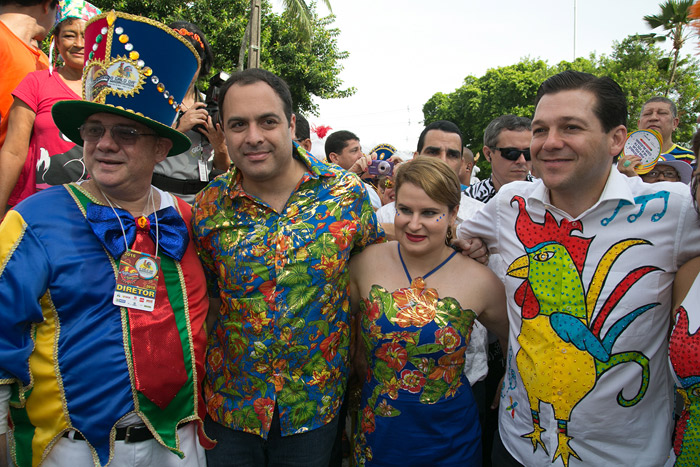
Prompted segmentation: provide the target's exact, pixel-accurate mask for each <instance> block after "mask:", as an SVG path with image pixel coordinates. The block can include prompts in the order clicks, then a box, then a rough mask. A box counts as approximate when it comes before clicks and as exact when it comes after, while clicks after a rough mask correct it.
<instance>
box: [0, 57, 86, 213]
mask: <svg viewBox="0 0 700 467" xmlns="http://www.w3.org/2000/svg"><path fill="white" fill-rule="evenodd" d="M12 95H13V96H14V97H15V98H17V99H20V100H22V102H24V103H25V104H27V105H28V106H29V108H31V109H32V110H33V111H34V112H35V113H36V119H35V120H34V128H33V129H32V136H31V140H30V141H29V151H28V153H27V159H26V161H25V163H24V167H23V168H22V172H21V173H20V176H19V179H18V180H17V184H16V185H15V188H14V190H13V191H12V193H11V194H10V199H9V202H8V204H10V205H12V206H14V205H15V204H17V203H19V202H20V201H22V200H23V199H24V198H26V197H28V196H29V195H31V194H33V193H36V192H37V191H38V190H41V189H44V188H48V187H49V186H50V185H60V184H63V183H69V182H71V181H79V180H82V179H84V178H86V177H87V172H86V171H85V166H84V164H83V162H82V156H83V151H82V148H81V147H80V146H76V145H75V143H73V142H72V141H68V140H67V139H66V137H65V136H63V135H62V134H61V133H60V132H59V131H58V128H57V127H56V125H55V124H54V122H53V118H52V117H51V107H52V106H53V105H54V104H55V103H56V102H58V101H61V100H76V99H80V96H78V95H77V94H76V93H75V92H73V90H72V89H70V88H69V87H68V85H67V84H66V83H65V82H64V81H63V79H62V78H61V77H60V76H59V74H58V73H57V72H54V73H53V75H49V71H48V70H41V71H35V72H33V73H29V74H28V75H27V76H26V77H25V78H24V79H23V80H22V82H21V83H20V84H19V85H18V86H17V88H16V89H15V90H14V92H13V93H12Z"/></svg>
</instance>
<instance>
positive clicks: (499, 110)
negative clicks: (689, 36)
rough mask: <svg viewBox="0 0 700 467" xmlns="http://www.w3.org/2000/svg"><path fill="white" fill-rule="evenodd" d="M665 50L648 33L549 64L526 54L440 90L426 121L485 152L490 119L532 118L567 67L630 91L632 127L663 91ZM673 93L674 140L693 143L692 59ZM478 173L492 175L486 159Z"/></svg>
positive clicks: (696, 78) (696, 93) (698, 101)
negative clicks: (545, 90) (451, 126)
mask: <svg viewBox="0 0 700 467" xmlns="http://www.w3.org/2000/svg"><path fill="white" fill-rule="evenodd" d="M663 56H664V52H663V51H662V50H661V49H659V48H658V47H656V46H655V45H653V44H651V43H649V41H647V40H646V39H645V38H644V37H641V36H629V37H627V38H625V39H624V40H623V41H621V42H619V43H618V42H616V43H614V45H613V51H612V53H611V54H610V55H609V56H607V55H602V56H600V57H596V56H595V55H594V54H591V56H590V57H589V58H577V59H576V60H575V61H573V62H568V61H563V62H560V63H558V64H556V65H549V64H548V63H547V62H545V61H542V60H533V59H530V58H524V59H522V60H521V61H520V62H518V63H516V64H515V65H508V66H504V67H499V68H494V69H490V70H488V71H486V73H485V74H484V75H483V76H481V77H475V76H471V75H470V76H467V77H466V78H465V79H464V84H463V85H462V86H460V87H459V88H458V89H456V90H455V91H454V92H451V93H449V94H445V93H441V92H439V93H436V94H434V95H433V96H432V97H431V98H430V99H429V100H428V101H427V102H426V103H425V105H424V106H423V116H424V118H425V123H426V125H427V124H429V123H431V122H434V121H436V120H450V121H452V122H454V123H456V124H457V126H459V128H460V129H461V130H462V132H463V137H464V144H465V146H468V147H469V148H471V149H472V151H474V153H475V154H476V153H477V152H483V149H482V148H483V138H484V129H485V128H486V126H487V125H488V124H489V122H490V121H491V120H493V119H494V118H496V117H498V116H499V115H504V114H515V115H520V116H524V117H532V115H533V113H534V110H535V108H534V100H535V96H536V94H537V89H538V87H539V86H540V84H541V83H542V82H543V81H544V80H545V79H547V78H548V77H550V76H552V75H554V74H556V73H559V72H561V71H564V70H577V71H584V72H587V73H592V74H594V75H597V76H610V77H611V78H613V79H614V80H615V81H617V82H618V83H619V84H620V86H621V87H622V89H623V90H624V91H625V93H626V95H627V100H628V112H629V119H628V128H629V129H630V130H634V129H636V128H637V120H638V119H639V114H640V112H641V107H642V104H643V103H644V102H645V101H646V100H647V99H649V98H650V97H653V96H658V95H663V94H664V91H665V89H666V86H667V83H668V77H669V73H670V70H668V69H667V68H664V67H659V65H658V62H659V60H660V59H661V58H663ZM675 73H676V77H675V80H674V83H673V86H672V88H671V92H670V94H669V97H670V98H671V99H673V100H674V101H675V102H676V104H677V106H678V113H679V118H680V125H679V128H678V130H676V132H675V133H674V141H675V142H680V143H681V144H685V145H688V144H689V142H690V140H691V139H692V135H693V132H694V130H695V116H696V115H697V114H698V113H699V112H700V84H699V83H700V67H699V65H698V62H697V61H696V60H694V59H692V58H690V57H687V58H685V59H683V60H679V65H678V67H677V69H676V71H675ZM477 165H478V166H479V167H480V168H481V172H480V173H479V176H480V177H482V178H486V177H488V176H489V175H490V174H491V168H490V166H489V164H488V162H487V161H485V160H484V159H483V158H480V159H479V160H478V161H477Z"/></svg>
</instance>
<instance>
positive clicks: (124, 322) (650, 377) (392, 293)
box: [0, 0, 700, 467]
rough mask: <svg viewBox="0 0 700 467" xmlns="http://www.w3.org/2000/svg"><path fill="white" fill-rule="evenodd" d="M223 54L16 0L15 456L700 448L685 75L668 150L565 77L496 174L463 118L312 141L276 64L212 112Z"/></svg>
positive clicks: (620, 104)
mask: <svg viewBox="0 0 700 467" xmlns="http://www.w3.org/2000/svg"><path fill="white" fill-rule="evenodd" d="M49 33H52V37H53V39H52V40H51V46H50V47H51V58H50V59H49V57H47V56H45V55H44V54H43V52H41V50H40V49H39V48H38V47H37V42H36V41H41V40H43V39H44V38H45V37H46V36H48V35H49ZM54 59H55V60H54ZM59 60H60V62H58V61H59ZM213 61H214V56H213V54H212V51H211V47H210V45H209V43H208V41H207V39H206V35H205V32H203V31H202V30H200V28H199V27H198V26H197V25H196V24H193V23H190V22H184V21H176V22H173V23H170V24H169V25H164V24H161V23H159V22H157V21H154V20H152V19H149V18H144V17H140V16H134V15H130V14H126V13H121V12H115V11H110V12H100V11H99V10H98V9H97V8H95V7H94V6H93V5H91V4H90V3H88V2H86V1H84V0H60V1H59V0H0V63H2V67H3V72H2V74H1V75H0V206H1V207H2V212H1V213H0V215H2V216H3V219H2V223H1V224H0V320H1V321H2V323H3V325H2V326H0V466H2V465H13V464H14V465H18V466H29V465H52V466H53V465H57V466H64V465H65V466H68V465H70V466H74V465H79V466H82V465H97V466H100V465H107V464H109V465H116V466H122V465H123V466H132V465H143V466H152V465H158V466H166V467H167V466H179V467H180V466H204V465H211V466H228V465H241V466H264V465H286V466H300V467H301V466H304V467H306V466H312V467H313V466H319V467H326V466H329V465H330V466H339V465H341V463H342V460H343V458H344V457H350V458H351V463H352V465H358V466H365V465H367V466H369V465H379V466H393V465H407V466H408V465H415V466H428V465H430V466H433V465H435V466H457V465H459V466H463V465H468V466H482V465H484V466H491V465H493V466H498V467H501V466H506V467H507V466H521V465H525V466H544V465H557V466H559V465H561V466H564V467H568V466H575V465H595V466H619V465H630V466H650V467H651V466H665V465H669V466H670V465H677V466H694V465H698V464H699V463H700V460H699V459H700V414H699V412H698V408H699V407H700V392H699V391H698V385H700V340H699V338H697V337H696V336H698V329H700V310H698V303H700V280H697V277H698V273H699V272H700V228H699V227H700V223H699V221H700V208H699V207H698V205H699V204H700V190H699V189H698V180H699V179H700V178H699V177H698V175H700V172H698V168H697V159H696V158H697V156H698V153H699V152H700V132H698V133H697V134H696V135H695V137H694V139H693V148H692V150H688V149H685V148H683V147H682V146H679V145H678V144H676V143H674V142H673V132H674V131H675V130H676V128H677V127H678V123H679V118H678V111H677V109H676V106H675V104H674V102H673V101H672V100H671V99H669V98H667V97H660V96H659V97H653V98H651V99H649V100H648V101H647V102H646V103H645V104H644V106H643V107H642V111H641V113H640V115H639V116H638V122H637V127H638V128H639V129H640V130H643V131H648V132H651V134H652V135H654V138H657V139H658V142H659V148H658V154H655V155H654V156H655V157H654V158H653V161H652V163H648V161H647V160H645V159H644V158H643V157H642V156H641V155H639V154H635V153H633V152H632V151H630V150H628V149H626V142H627V141H628V131H627V129H628V110H627V101H626V98H625V93H624V92H623V90H622V89H621V88H620V86H619V85H618V84H617V83H616V82H615V81H613V80H612V79H610V78H607V77H596V76H593V75H590V74H587V73H582V72H576V71H564V72H561V73H559V74H557V75H554V76H552V77H550V78H548V79H546V80H545V81H544V82H543V83H542V84H541V86H540V87H539V90H538V92H537V96H536V100H535V111H534V115H532V116H531V117H532V119H531V118H529V117H530V116H518V115H501V116H498V117H496V118H494V119H493V120H492V121H491V122H490V123H489V124H488V126H487V127H486V128H485V129H484V141H483V148H479V149H480V153H481V154H482V155H483V157H484V159H485V160H486V161H487V162H488V164H489V165H490V168H491V172H490V176H489V177H488V178H486V179H484V180H480V181H476V182H473V177H472V170H473V168H474V163H475V156H474V152H479V151H477V148H472V150H474V152H472V150H470V149H469V148H466V147H465V145H464V141H463V139H462V134H461V132H460V129H459V127H458V126H457V125H455V124H454V123H452V122H449V121H444V120H441V121H436V122H432V123H430V124H428V125H426V127H425V129H424V130H423V132H422V133H421V134H420V136H419V138H418V141H417V142H416V151H415V153H414V154H413V157H412V158H411V159H410V160H402V159H401V158H399V157H398V156H397V155H396V154H392V147H391V146H389V145H383V146H381V147H379V146H378V147H377V150H376V151H367V152H368V154H366V153H365V152H364V151H363V150H362V146H361V144H360V138H359V137H358V136H357V135H356V134H355V133H353V132H352V131H350V130H340V131H335V132H333V133H331V134H329V135H328V137H327V138H326V140H325V147H324V153H325V154H312V152H314V151H316V152H318V151H317V150H315V149H313V148H312V146H311V142H310V130H309V123H308V122H307V121H306V119H304V117H303V116H302V115H300V114H299V113H298V112H296V111H295V109H294V103H293V102H292V97H291V93H290V90H289V87H288V86H287V84H286V82H285V81H284V80H283V79H282V78H280V77H279V76H277V75H275V74H273V73H271V72H269V71H265V70H262V69H248V70H244V71H239V72H236V73H234V74H233V75H232V76H231V77H230V78H228V79H227V80H226V81H225V83H223V85H222V86H221V87H220V89H218V108H217V109H216V110H217V111H216V112H212V109H211V108H210V106H209V104H208V102H205V100H206V99H205V97H204V95H203V94H202V93H201V92H200V90H199V89H198V87H197V85H196V83H197V81H198V79H199V78H200V77H204V76H207V75H208V73H209V72H210V70H211V68H212V63H213ZM54 62H58V63H54ZM696 343H697V344H698V345H695V344H696ZM669 362H670V364H669ZM344 451H345V452H344Z"/></svg>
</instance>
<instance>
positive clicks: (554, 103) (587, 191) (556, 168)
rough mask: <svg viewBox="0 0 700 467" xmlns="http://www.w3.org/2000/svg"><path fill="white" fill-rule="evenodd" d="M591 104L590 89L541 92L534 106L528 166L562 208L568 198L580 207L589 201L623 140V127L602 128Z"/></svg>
mask: <svg viewBox="0 0 700 467" xmlns="http://www.w3.org/2000/svg"><path fill="white" fill-rule="evenodd" d="M595 104H596V97H595V95H594V94H593V93H592V92H589V91H585V90H569V91H560V92H557V93H553V94H545V95H544V96H543V97H542V98H541V99H540V101H539V103H538V105H537V108H536V109H535V116H534V119H533V122H532V142H531V146H530V149H531V152H532V164H533V171H534V172H535V173H537V175H538V176H539V177H540V178H541V179H542V181H543V182H544V184H545V185H546V186H547V188H549V190H550V197H551V201H552V202H553V204H554V205H555V206H557V207H560V208H562V209H565V206H567V205H571V203H574V204H576V205H577V206H578V207H579V208H580V207H582V206H585V209H587V208H588V207H590V206H592V205H593V204H595V202H596V200H597V199H598V198H599V197H600V194H601V193H602V192H603V188H604V187H605V183H606V181H607V177H608V174H609V173H610V168H611V164H612V158H613V157H614V156H615V155H617V154H619V153H620V151H621V150H622V147H623V145H624V143H625V138H626V134H627V130H626V128H625V126H624V125H618V126H617V127H614V128H613V129H611V130H610V131H609V132H605V131H604V130H603V127H602V125H601V122H600V120H599V119H598V117H596V115H595V113H594V107H595ZM585 209H584V210H585ZM569 214H571V215H577V214H576V213H574V212H569Z"/></svg>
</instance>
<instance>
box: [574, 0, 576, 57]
mask: <svg viewBox="0 0 700 467" xmlns="http://www.w3.org/2000/svg"><path fill="white" fill-rule="evenodd" d="M573 59H574V60H576V0H574V58H573Z"/></svg>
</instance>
